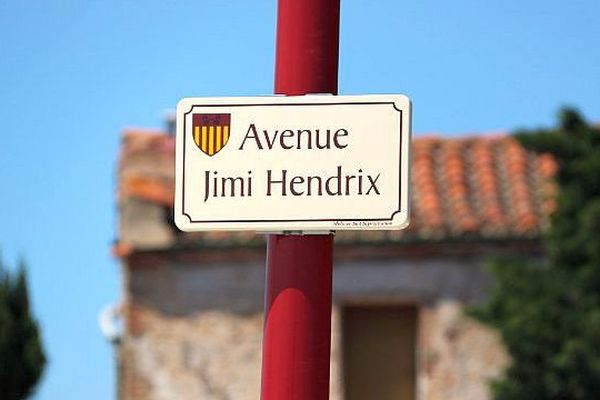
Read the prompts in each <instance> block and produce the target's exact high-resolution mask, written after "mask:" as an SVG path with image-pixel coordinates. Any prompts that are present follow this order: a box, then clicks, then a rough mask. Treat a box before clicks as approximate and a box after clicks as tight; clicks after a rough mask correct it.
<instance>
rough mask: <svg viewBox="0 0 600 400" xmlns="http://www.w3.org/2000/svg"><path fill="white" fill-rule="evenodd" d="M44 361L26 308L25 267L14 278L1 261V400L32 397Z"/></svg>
mask: <svg viewBox="0 0 600 400" xmlns="http://www.w3.org/2000/svg"><path fill="white" fill-rule="evenodd" d="M45 364H46V357H45V355H44V350H43V348H42V342H41V340H40V332H39V328H38V325H37V322H36V321H35V319H34V318H33V316H32V314H31V310H30V307H29V293H28V289H27V276H26V273H25V265H24V264H23V263H21V265H20V267H19V270H18V271H17V273H16V274H15V276H11V274H10V273H9V272H8V268H5V266H4V265H3V264H2V260H0V398H1V399H3V400H22V399H26V398H27V397H28V396H30V395H31V394H32V393H33V390H34V388H35V386H36V384H37V382H38V381H39V379H40V377H41V376H42V372H43V371H44V366H45Z"/></svg>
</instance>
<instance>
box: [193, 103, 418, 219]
mask: <svg viewBox="0 0 600 400" xmlns="http://www.w3.org/2000/svg"><path fill="white" fill-rule="evenodd" d="M347 105H391V106H392V107H393V108H394V109H395V110H396V111H398V112H399V113H400V147H399V149H398V150H399V153H398V154H399V157H398V170H399V171H401V168H402V142H403V139H404V137H403V135H404V132H403V131H402V123H403V118H404V113H403V111H402V110H400V109H398V108H397V107H396V103H395V102H393V101H372V102H365V101H361V102H341V103H246V104H193V105H192V106H191V108H190V110H189V111H188V112H186V113H184V114H183V157H182V163H183V168H182V176H181V214H182V215H185V216H186V217H187V218H188V219H189V222H190V223H191V224H206V223H211V224H219V223H256V222H264V223H277V222H352V221H356V222H366V221H373V222H385V221H393V220H394V216H395V215H396V214H398V213H399V212H401V211H402V209H401V199H402V173H400V174H399V176H398V178H399V182H398V209H397V210H395V211H394V212H393V213H392V215H391V216H390V217H389V218H343V219H340V218H330V219H316V218H315V219H308V218H305V219H238V220H193V219H192V217H191V216H190V215H189V214H188V213H186V212H185V155H186V151H185V144H186V134H187V130H186V126H185V124H186V116H187V115H188V114H189V113H191V112H192V111H193V110H194V108H195V107H261V106H262V107H264V106H347ZM409 179H410V177H409Z"/></svg>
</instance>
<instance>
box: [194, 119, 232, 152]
mask: <svg viewBox="0 0 600 400" xmlns="http://www.w3.org/2000/svg"><path fill="white" fill-rule="evenodd" d="M230 124H231V114H193V115H192V132H193V135H194V143H196V146H198V148H199V149H200V150H202V152H204V153H205V154H207V155H209V156H211V157H212V156H214V155H215V154H217V153H218V152H219V151H220V150H221V149H222V148H223V147H225V145H226V144H227V142H228V141H229V127H230Z"/></svg>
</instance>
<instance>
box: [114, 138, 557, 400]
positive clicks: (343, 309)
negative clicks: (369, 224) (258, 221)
mask: <svg viewBox="0 0 600 400" xmlns="http://www.w3.org/2000/svg"><path fill="white" fill-rule="evenodd" d="M413 149H414V153H413V154H414V156H413V176H412V180H413V182H412V187H413V210H412V212H413V215H412V222H411V225H410V228H409V229H407V230H405V231H400V232H397V231H392V232H340V233H338V234H337V236H336V239H335V242H336V245H335V269H334V292H333V293H334V308H333V320H332V357H331V399H332V400H366V399H369V400H372V399H381V400H387V399H398V400H412V399H418V400H434V399H435V400H437V399H443V400H485V399H487V398H489V395H488V386H487V382H488V381H489V380H490V379H492V378H494V377H497V376H498V374H499V373H501V371H502V368H503V366H505V365H506V363H507V357H506V355H505V353H504V351H503V348H502V345H501V343H500V342H499V338H498V337H497V335H496V334H495V333H494V332H493V331H490V330H489V329H487V328H486V327H484V326H482V325H480V324H479V323H477V322H476V321H474V320H473V319H471V318H469V317H468V316H467V315H466V313H465V312H464V311H465V308H466V307H468V306H469V305H472V304H476V303H477V302H479V301H481V300H482V299H484V298H485V294H486V290H487V289H488V288H489V286H490V284H491V283H490V279H489V277H488V276H487V275H486V273H485V269H484V264H485V262H486V259H488V258H489V257H490V256H493V255H498V254H500V253H520V254H525V255H531V256H536V255H538V254H539V253H540V249H541V246H540V241H539V239H540V232H541V231H543V229H544V227H545V226H546V224H547V222H548V221H547V218H546V216H547V215H548V213H549V212H550V211H551V210H552V208H553V206H554V203H553V201H552V199H551V198H552V194H553V191H554V190H555V189H554V186H553V184H552V180H551V177H552V175H553V173H554V171H555V169H556V165H555V162H554V160H553V159H552V158H550V157H549V156H545V155H542V156H536V155H534V154H530V153H527V152H525V151H524V150H523V149H522V148H521V147H520V146H519V145H518V143H516V142H515V141H514V140H513V139H512V138H510V137H506V136H495V137H491V136H480V137H477V136H475V137H468V138H451V139H444V138H437V137H417V138H416V139H415V140H414V147H413ZM173 158H174V139H173V138H172V137H171V136H169V135H168V134H166V133H161V132H147V131H130V132H126V133H125V134H124V136H123V142H122V148H121V155H120V161H119V167H118V213H119V228H118V241H117V243H116V244H115V248H114V252H115V254H116V255H117V256H118V257H119V258H120V259H121V261H122V275H123V298H122V305H121V310H122V311H121V312H122V315H123V318H124V327H125V328H124V333H123V337H122V340H121V341H120V345H119V348H118V360H119V361H118V363H119V366H118V368H119V369H118V371H119V379H118V381H119V388H118V390H119V396H120V398H121V399H123V400H134V399H135V400H146V399H147V400H150V399H153V400H159V399H160V400H162V399H164V400H172V399H182V400H185V399H194V400H199V399H206V400H226V399H235V400H250V399H252V400H255V399H258V398H259V391H260V357H261V351H260V347H261V333H262V318H263V290H264V280H265V268H264V265H265V259H264V257H265V246H264V237H263V236H261V235H260V234H253V233H224V232H214V233H194V234H189V233H181V232H179V231H178V230H177V229H176V228H175V227H174V225H173V223H172V209H171V208H172V204H173V174H174V160H173Z"/></svg>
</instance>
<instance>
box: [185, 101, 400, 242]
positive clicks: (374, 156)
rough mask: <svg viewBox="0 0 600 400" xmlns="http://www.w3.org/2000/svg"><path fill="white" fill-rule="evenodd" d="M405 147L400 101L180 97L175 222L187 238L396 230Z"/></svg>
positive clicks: (398, 224)
mask: <svg viewBox="0 0 600 400" xmlns="http://www.w3.org/2000/svg"><path fill="white" fill-rule="evenodd" d="M410 140H411V106H410V101H409V100H408V98H407V97H405V96H402V95H369V96H322V95H312V96H295V97H283V96H270V97H241V98H240V97H237V98H186V99H183V100H181V101H180V102H179V104H178V105H177V145H176V146H177V147H176V149H177V150H176V181H175V223H176V224H177V226H178V227H179V228H180V229H181V230H184V231H207V230H255V231H314V230H318V231H327V230H343V229H401V228H403V227H405V226H406V225H408V218H409V197H410V196H409V179H410V177H409V169H410V151H409V150H410Z"/></svg>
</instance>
